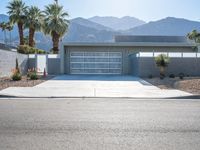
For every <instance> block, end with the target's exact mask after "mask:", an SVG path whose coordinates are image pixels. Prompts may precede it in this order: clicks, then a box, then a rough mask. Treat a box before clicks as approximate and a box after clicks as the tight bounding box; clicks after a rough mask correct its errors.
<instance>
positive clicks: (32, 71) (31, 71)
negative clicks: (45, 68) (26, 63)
mask: <svg viewBox="0 0 200 150" xmlns="http://www.w3.org/2000/svg"><path fill="white" fill-rule="evenodd" d="M27 77H28V78H30V79H31V80H37V79H38V75H37V69H36V68H33V69H29V70H28V73H27Z"/></svg>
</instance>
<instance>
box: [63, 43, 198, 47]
mask: <svg viewBox="0 0 200 150" xmlns="http://www.w3.org/2000/svg"><path fill="white" fill-rule="evenodd" d="M62 44H63V46H69V47H103V46H111V47H112V46H114V47H196V46H197V44H195V43H189V42H170V43H169V42H107V43H94V42H93V43H92V42H66V43H62Z"/></svg>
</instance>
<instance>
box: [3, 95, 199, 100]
mask: <svg viewBox="0 0 200 150" xmlns="http://www.w3.org/2000/svg"><path fill="white" fill-rule="evenodd" d="M0 98H53V99H54V98H97V99H98V98H106V99H113V98H116V99H120V98H122V99H199V100H200V95H191V96H179V97H166V98H163V97H92V96H91V97H87V96H85V97H84V96H82V97H80V96H68V97H62V96H60V97H59V96H48V97H37V96H35V97H29V96H13V95H0Z"/></svg>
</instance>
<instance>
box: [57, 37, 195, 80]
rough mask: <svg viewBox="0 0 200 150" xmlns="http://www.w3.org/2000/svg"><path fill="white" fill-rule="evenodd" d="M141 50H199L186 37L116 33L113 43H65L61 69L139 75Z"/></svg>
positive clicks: (76, 72)
mask: <svg viewBox="0 0 200 150" xmlns="http://www.w3.org/2000/svg"><path fill="white" fill-rule="evenodd" d="M139 52H197V48H196V44H195V43H193V42H192V41H190V40H188V39H187V38H186V37H183V36H116V37H115V41H114V42H112V43H111V42H110V43H63V45H62V49H61V55H60V59H61V63H60V66H61V68H60V69H61V73H62V74H119V75H128V74H137V75H140V73H138V71H137V73H136V71H135V70H138V66H137V69H136V65H135V64H138V63H139V62H138V61H137V62H136V63H133V62H135V60H136V54H137V53H139ZM149 65H152V64H149ZM147 68H149V67H148V64H147V65H146V66H145V68H144V69H147ZM150 68H151V66H150ZM140 69H141V68H140ZM147 74H151V73H150V72H147V73H146V74H145V76H147Z"/></svg>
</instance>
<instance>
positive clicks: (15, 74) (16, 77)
mask: <svg viewBox="0 0 200 150" xmlns="http://www.w3.org/2000/svg"><path fill="white" fill-rule="evenodd" d="M11 78H12V80H13V81H19V80H21V79H22V76H21V74H20V72H18V70H16V69H14V70H13V74H12V76H11Z"/></svg>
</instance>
